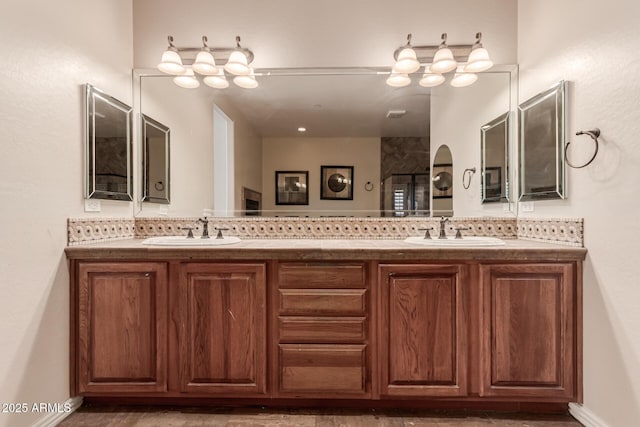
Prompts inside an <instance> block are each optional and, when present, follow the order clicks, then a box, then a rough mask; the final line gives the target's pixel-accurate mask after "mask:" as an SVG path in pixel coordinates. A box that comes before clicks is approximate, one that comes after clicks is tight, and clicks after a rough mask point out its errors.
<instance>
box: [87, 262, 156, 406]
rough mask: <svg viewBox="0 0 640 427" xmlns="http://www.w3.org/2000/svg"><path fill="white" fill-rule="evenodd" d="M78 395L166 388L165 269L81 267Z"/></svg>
mask: <svg viewBox="0 0 640 427" xmlns="http://www.w3.org/2000/svg"><path fill="white" fill-rule="evenodd" d="M78 325H79V326H78V347H77V352H78V358H77V369H78V376H77V378H78V391H79V392H80V393H81V394H83V393H93V392H98V393H105V392H106V393H109V392H159V391H165V390H166V388H167V381H166V377H167V376H166V363H165V360H166V350H167V347H166V341H167V340H166V336H167V330H166V325H167V269H166V265H165V264H164V263H80V264H79V267H78Z"/></svg>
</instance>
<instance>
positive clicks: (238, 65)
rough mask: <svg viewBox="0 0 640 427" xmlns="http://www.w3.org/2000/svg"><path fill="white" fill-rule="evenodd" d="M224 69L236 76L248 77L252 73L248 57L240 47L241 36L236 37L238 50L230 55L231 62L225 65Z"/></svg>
mask: <svg viewBox="0 0 640 427" xmlns="http://www.w3.org/2000/svg"><path fill="white" fill-rule="evenodd" d="M224 69H225V70H226V71H228V72H229V73H231V74H234V75H236V76H246V75H248V74H250V73H251V69H250V68H249V60H248V58H247V55H246V53H245V51H244V49H242V46H240V36H236V49H235V50H234V51H233V52H231V55H229V60H228V61H227V63H226V64H225V65H224Z"/></svg>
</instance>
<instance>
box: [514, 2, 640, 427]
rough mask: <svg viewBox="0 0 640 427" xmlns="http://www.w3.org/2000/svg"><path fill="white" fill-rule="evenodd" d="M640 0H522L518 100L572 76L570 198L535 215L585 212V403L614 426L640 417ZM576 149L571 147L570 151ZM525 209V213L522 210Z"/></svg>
mask: <svg viewBox="0 0 640 427" xmlns="http://www.w3.org/2000/svg"><path fill="white" fill-rule="evenodd" d="M638 17H640V3H638V2H637V1H635V0H614V1H609V2H603V1H599V0H565V1H561V2H558V1H553V0H519V1H518V62H519V63H520V67H521V68H520V100H521V102H522V101H524V100H526V99H528V98H529V97H531V96H533V95H535V94H536V93H538V92H541V91H543V90H544V89H547V88H549V87H550V86H552V85H553V84H554V83H557V82H558V81H559V80H562V79H564V80H568V81H570V82H571V83H570V86H569V112H568V116H569V118H568V121H569V132H568V133H569V135H570V136H569V139H570V141H571V142H572V145H571V147H572V148H571V150H570V151H571V153H570V155H571V156H572V160H573V161H574V162H575V163H579V162H580V161H581V160H582V159H588V157H589V156H590V154H591V153H592V150H593V146H592V144H591V140H590V139H589V137H587V136H580V137H576V136H575V132H576V131H578V130H587V129H591V128H593V127H599V128H600V129H601V131H602V136H601V138H600V141H601V144H600V152H599V154H598V157H597V158H596V160H595V161H594V163H593V164H592V165H590V166H589V167H587V168H585V169H569V170H568V177H567V180H568V185H569V187H568V195H569V198H568V200H565V201H544V202H543V201H540V202H536V203H535V212H534V213H533V214H531V216H569V217H573V216H575V217H584V219H585V245H586V247H587V249H588V250H589V253H588V255H587V262H586V264H585V277H584V386H585V387H584V390H585V395H584V407H585V408H586V409H587V410H588V411H590V412H591V413H593V414H595V415H596V416H597V417H599V418H600V419H602V420H603V421H604V422H605V423H606V424H608V425H610V426H620V427H624V426H632V425H637V424H638V420H639V419H640V310H638V304H639V301H640V286H639V284H640V282H639V279H638V277H640V268H639V267H638V261H639V254H640V243H639V242H640V239H639V238H640V221H638V218H637V211H638V210H639V209H640V197H639V196H640V192H639V191H638V188H639V187H638V186H639V185H640V167H638V165H639V164H640V138H639V137H638V135H639V134H640V108H638V102H639V101H638V100H639V99H640V80H639V79H638V76H639V75H640V54H638V46H640V31H639V30H638ZM574 149H575V150H574ZM521 215H523V214H521Z"/></svg>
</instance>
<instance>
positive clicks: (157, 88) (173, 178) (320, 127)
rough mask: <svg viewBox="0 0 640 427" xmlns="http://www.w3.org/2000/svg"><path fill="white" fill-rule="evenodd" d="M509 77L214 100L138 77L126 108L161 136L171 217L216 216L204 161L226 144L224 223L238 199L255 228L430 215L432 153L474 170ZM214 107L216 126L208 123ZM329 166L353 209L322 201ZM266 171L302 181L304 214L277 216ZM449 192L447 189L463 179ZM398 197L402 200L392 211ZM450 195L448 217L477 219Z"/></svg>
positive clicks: (263, 87)
mask: <svg viewBox="0 0 640 427" xmlns="http://www.w3.org/2000/svg"><path fill="white" fill-rule="evenodd" d="M514 70H515V67H511V66H502V67H500V66H496V67H494V69H492V70H491V71H489V72H485V73H480V74H479V78H478V81H477V82H476V83H475V84H474V85H472V86H470V87H466V88H454V87H451V86H450V85H449V84H448V83H445V84H444V85H442V87H436V88H431V89H429V88H425V87H422V86H419V85H418V80H419V78H415V79H413V81H412V83H411V84H410V85H409V86H406V87H402V88H393V87H390V86H388V85H387V84H386V83H385V80H386V79H387V77H388V74H387V73H384V72H383V71H382V70H381V69H319V70H308V69H286V70H285V69H272V70H257V71H256V74H257V77H256V78H257V81H258V83H259V86H258V87H257V88H255V89H242V88H239V87H237V86H235V85H234V84H233V83H232V82H229V83H230V84H229V87H227V88H226V89H213V88H211V87H208V86H206V85H205V84H204V83H203V82H202V81H201V82H200V86H199V87H198V88H195V89H185V88H182V87H178V86H177V85H176V84H174V83H173V81H172V77H171V76H167V75H160V73H159V72H157V71H155V70H136V73H135V78H136V81H135V87H136V92H137V100H136V108H139V109H140V112H141V113H142V114H145V115H147V116H150V117H153V118H154V119H155V120H157V121H159V122H161V123H163V124H165V125H166V126H168V127H169V128H171V140H172V141H171V147H170V151H171V154H170V156H171V171H170V177H169V181H170V182H171V203H170V205H169V206H168V208H169V215H171V216H197V215H202V214H206V213H212V212H219V209H216V207H215V206H214V204H215V197H214V192H215V188H216V186H215V185H214V183H215V182H216V180H218V182H219V181H220V179H221V176H220V173H219V169H218V171H216V170H214V161H213V158H214V152H218V151H216V150H214V145H215V144H218V143H220V142H223V143H226V144H227V146H225V147H223V149H222V150H220V152H223V153H225V155H226V156H227V162H228V163H229V166H230V167H229V168H228V170H229V171H230V172H228V173H229V174H232V176H231V177H230V178H232V179H229V180H228V182H229V183H230V184H229V185H231V187H230V188H228V190H227V191H228V192H229V194H230V195H231V196H232V199H233V201H232V202H231V203H232V206H233V209H230V210H231V211H230V212H229V214H231V215H238V216H240V215H243V214H246V212H248V211H254V210H256V206H245V205H243V203H245V202H246V198H243V197H242V189H243V188H251V189H253V190H255V191H257V192H260V193H261V201H260V206H259V207H258V209H259V210H260V212H261V214H262V215H263V216H288V217H289V216H299V217H306V216H310V217H312V216H313V217H316V216H370V217H378V216H385V215H386V216H394V217H397V216H408V215H430V214H431V213H432V212H431V209H430V199H431V187H432V186H431V181H430V177H431V161H432V158H433V157H432V153H431V151H432V150H431V147H433V146H435V147H438V146H440V145H443V144H447V145H448V146H449V147H450V148H451V151H452V153H453V157H454V158H458V157H459V158H460V159H461V161H462V165H464V166H461V168H460V169H458V170H459V171H462V170H463V169H464V167H467V163H472V164H473V165H474V166H476V167H478V168H479V167H480V154H479V153H478V150H477V148H475V147H477V146H478V139H479V135H478V128H479V127H480V126H481V125H483V124H485V123H487V122H488V121H489V120H490V119H492V118H494V117H496V116H497V115H498V114H500V113H501V112H504V111H510V110H511V109H512V105H515V103H514V102H513V100H512V94H513V93H514V91H513V90H512V88H513V85H514V75H515V71H514ZM386 71H387V72H388V70H386ZM169 100H170V101H169ZM214 107H216V108H218V109H220V110H221V111H223V112H224V115H225V116H226V118H227V119H228V121H226V120H225V121H226V123H220V120H218V119H216V118H215V116H214V114H213V110H214ZM223 125H224V129H226V130H224V131H223V130H220V128H219V126H223ZM216 135H224V138H218V137H216ZM222 140H224V141H222ZM470 153H471V154H470ZM327 165H340V166H343V167H346V168H351V167H352V168H353V171H354V172H353V173H354V175H355V177H356V179H355V180H354V186H353V198H342V199H340V198H334V199H326V198H324V199H323V198H322V197H321V196H322V195H321V191H320V189H321V185H320V182H321V179H322V175H321V173H322V166H327ZM276 171H306V172H308V177H309V178H308V179H309V182H308V192H309V194H308V198H309V199H308V200H309V203H308V205H280V204H276V191H275V188H274V185H273V179H274V178H273V177H274V176H275V175H274V174H275V173H276ZM452 180H453V186H454V187H456V186H458V185H461V182H462V177H461V176H457V175H455V174H454V175H453V176H452ZM398 189H403V190H406V191H405V193H403V197H402V199H401V198H400V196H398V194H399V193H398V191H397V190H398ZM454 194H456V196H454V201H453V202H454V205H455V204H456V199H455V198H457V197H458V195H460V203H459V204H458V205H457V206H456V207H455V210H456V215H468V216H474V215H484V214H486V211H485V210H484V209H485V208H483V207H482V206H481V203H480V200H479V199H478V198H477V197H476V198H474V199H473V200H468V201H467V200H466V197H467V195H466V194H465V193H464V192H463V191H462V190H461V191H458V190H457V189H456V191H455V192H454ZM469 194H470V193H469ZM396 196H397V197H396ZM405 196H406V197H405ZM136 215H137V216H157V215H158V207H155V208H154V207H153V204H147V203H140V204H139V205H137V207H136ZM500 215H504V213H503V212H502V210H501V211H500Z"/></svg>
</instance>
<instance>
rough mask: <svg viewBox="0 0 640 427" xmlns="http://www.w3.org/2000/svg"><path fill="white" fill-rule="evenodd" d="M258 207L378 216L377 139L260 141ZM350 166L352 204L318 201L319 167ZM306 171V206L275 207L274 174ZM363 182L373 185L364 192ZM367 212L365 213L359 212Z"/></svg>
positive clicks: (346, 201) (291, 211)
mask: <svg viewBox="0 0 640 427" xmlns="http://www.w3.org/2000/svg"><path fill="white" fill-rule="evenodd" d="M262 153H263V163H262V203H263V209H264V210H267V211H278V213H277V214H280V215H281V214H282V213H283V212H286V213H288V214H294V213H295V212H296V211H299V212H303V213H304V214H310V212H312V213H311V214H310V215H356V216H366V215H369V214H371V215H374V216H378V215H379V212H380V138H304V137H300V138H295V137H291V138H264V139H263V142H262ZM321 165H328V166H331V165H339V166H353V167H354V171H353V185H354V187H353V200H320V166H321ZM277 170H280V171H305V170H306V171H309V182H308V188H309V205H308V206H297V205H296V206H289V205H284V206H283V205H276V204H275V171H277ZM367 181H370V182H371V183H373V184H374V188H373V190H372V191H366V190H365V189H364V185H365V183H366V182H367ZM363 211H367V212H363Z"/></svg>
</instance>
